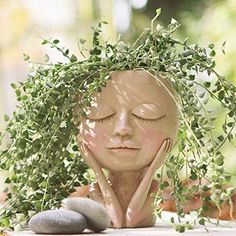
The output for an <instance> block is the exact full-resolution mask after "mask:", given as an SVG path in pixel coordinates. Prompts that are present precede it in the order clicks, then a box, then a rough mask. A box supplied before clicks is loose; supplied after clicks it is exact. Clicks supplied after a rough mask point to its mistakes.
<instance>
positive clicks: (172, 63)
mask: <svg viewBox="0 0 236 236" xmlns="http://www.w3.org/2000/svg"><path fill="white" fill-rule="evenodd" d="M157 16H158V15H157ZM156 18H157V17H155V18H154V19H153V21H152V22H151V27H150V29H146V30H144V31H143V33H142V34H141V35H140V37H139V38H138V39H137V41H136V42H135V43H134V44H132V45H129V44H128V43H125V42H123V41H121V40H120V39H118V41H117V42H116V43H113V44H112V43H110V42H109V41H106V42H101V40H100V37H99V36H100V33H101V27H102V25H103V24H106V22H101V23H99V24H98V27H96V28H95V27H94V28H93V38H92V47H91V49H90V50H89V56H88V57H87V58H85V59H84V60H78V59H77V57H76V56H75V55H74V54H71V53H70V52H69V50H68V49H65V48H63V47H60V46H59V45H60V42H59V40H58V39H54V40H51V41H50V40H45V39H44V40H43V42H42V44H45V45H49V46H50V47H52V48H55V49H56V50H58V51H59V52H60V53H62V55H63V56H64V57H65V58H66V59H67V62H66V63H61V62H58V63H50V60H49V58H48V56H46V59H47V62H45V63H36V64H35V65H34V67H35V70H34V72H33V73H32V74H30V75H29V76H28V78H27V80H26V81H25V82H20V83H19V84H12V87H13V88H14V89H15V93H16V97H17V100H18V102H19V104H18V109H17V111H15V112H14V113H13V118H12V119H10V120H8V117H5V118H6V120H8V121H7V122H8V125H7V128H6V132H5V133H3V134H1V139H4V137H10V138H9V140H8V145H7V148H2V150H1V153H0V168H1V169H3V170H8V171H9V177H8V178H7V179H6V183H9V184H10V186H11V191H10V193H9V194H8V200H7V202H6V204H5V205H4V207H3V208H2V209H1V226H2V227H3V228H12V227H14V226H16V225H17V224H18V223H22V222H27V220H28V219H29V217H30V215H31V214H32V213H35V212H40V211H43V210H47V209H52V208H55V207H59V206H60V204H61V201H62V199H63V198H65V197H67V196H68V194H69V193H71V192H73V191H74V188H75V187H76V186H79V185H80V184H82V183H86V182H87V179H86V176H85V175H86V173H87V167H86V165H85V164H84V163H83V161H82V159H81V156H80V151H79V149H78V146H77V145H76V142H75V137H76V135H77V134H78V132H79V131H78V126H79V121H78V117H76V116H75V114H74V107H75V105H76V104H78V102H79V106H80V108H81V113H80V114H79V116H80V115H81V116H83V115H84V112H83V108H85V107H87V106H90V105H91V104H90V102H91V94H92V93H93V92H95V91H96V92H100V91H101V90H102V87H104V86H106V80H107V79H109V78H110V73H111V72H112V71H122V70H133V69H143V70H146V71H148V72H150V73H152V74H153V75H155V74H159V75H161V76H163V77H164V78H166V79H167V80H168V81H169V82H170V83H171V84H172V85H173V87H174V89H175V90H176V94H177V97H178V98H177V99H176V102H177V103H178V107H179V113H180V128H179V134H178V141H177V144H176V147H175V150H174V151H173V154H172V155H171V156H170V157H169V158H168V160H167V161H166V164H165V167H164V168H163V171H162V173H161V175H159V176H160V179H161V180H162V179H163V173H164V172H165V173H166V174H167V177H168V178H169V182H166V181H164V180H163V182H162V184H161V185H160V192H161V191H162V190H164V189H165V188H166V187H168V186H169V185H171V186H172V188H173V193H172V194H173V196H174V198H175V199H176V201H177V202H176V206H177V213H178V215H179V216H180V217H181V216H183V215H184V210H183V209H184V205H185V204H186V201H188V199H189V198H190V197H191V196H193V195H194V193H196V192H200V193H204V191H209V189H211V191H212V194H211V197H210V198H209V197H208V199H205V198H204V194H201V198H202V200H204V201H214V202H215V204H216V205H217V206H218V207H220V205H221V204H222V203H223V202H225V201H230V195H231V194H232V192H233V189H225V188H224V184H225V183H227V182H228V180H229V178H230V175H229V174H227V173H225V171H224V167H223V163H224V156H223V154H222V153H221V147H222V145H223V144H224V143H225V142H226V141H227V142H228V141H229V142H233V140H234V138H235V134H233V130H234V126H235V122H236V96H235V94H236V88H235V86H233V85H232V84H231V83H229V82H228V81H227V80H226V79H225V78H224V77H223V76H221V75H219V74H218V73H217V72H216V71H215V60H214V56H215V54H216V49H215V46H214V45H213V44H209V46H208V47H201V46H199V45H198V44H190V43H188V40H187V39H186V40H184V41H181V40H178V39H176V38H175V37H174V36H173V33H174V32H175V30H176V29H177V28H178V27H179V23H178V22H177V21H175V20H174V19H172V20H171V23H170V24H169V25H168V27H167V28H164V27H162V26H161V25H159V24H157V23H156ZM85 43H86V42H85V40H82V39H81V40H80V41H79V44H80V48H82V49H81V54H82V55H84V49H83V48H85V46H84V45H85ZM24 59H25V60H30V58H29V56H27V55H24ZM199 77H204V78H205V79H202V80H201V79H199ZM78 94H80V95H81V96H80V100H79V101H78ZM211 105H214V106H218V107H221V108H223V110H222V111H223V113H225V115H224V122H223V123H222V124H220V125H221V126H220V130H219V129H218V130H217V132H215V130H214V129H215V128H214V126H215V124H216V121H215V117H214V116H213V113H214V112H213V113H212V110H211V109H212V107H211ZM217 125H219V122H218V123H217ZM216 133H217V134H216ZM183 169H184V170H185V172H186V176H187V177H188V178H189V179H190V180H192V181H195V183H196V184H195V185H194V187H193V188H188V187H185V186H184V185H183V183H182V181H181V175H180V172H181V171H182V170H183ZM164 170H165V171H164ZM203 180H206V181H203ZM159 198H161V196H160V195H159ZM204 210H206V207H205V208H204V206H202V207H200V208H199V209H198V211H197V212H198V215H199V217H200V216H201V215H202V212H203V211H204ZM200 219H201V218H200ZM201 223H203V221H201ZM176 228H178V229H180V231H183V226H181V227H180V226H178V227H176Z"/></svg>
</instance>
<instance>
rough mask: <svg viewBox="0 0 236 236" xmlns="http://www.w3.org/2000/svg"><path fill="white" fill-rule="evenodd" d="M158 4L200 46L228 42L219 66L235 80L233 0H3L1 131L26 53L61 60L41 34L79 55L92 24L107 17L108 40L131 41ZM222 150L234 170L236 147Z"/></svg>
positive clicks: (23, 71) (0, 7)
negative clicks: (12, 86)
mask: <svg viewBox="0 0 236 236" xmlns="http://www.w3.org/2000/svg"><path fill="white" fill-rule="evenodd" d="M157 8H162V14H161V16H160V18H159V21H160V22H161V23H162V24H164V25H167V24H168V23H169V22H170V20H171V18H175V19H176V20H178V21H179V23H180V24H181V25H182V26H181V28H180V29H179V30H178V33H177V34H178V35H176V37H179V38H186V37H188V38H189V40H190V42H197V43H199V44H200V45H202V46H207V45H208V43H209V42H212V43H214V44H215V45H217V46H218V47H219V50H220V47H221V45H222V43H223V42H224V41H226V55H224V54H222V53H219V54H218V55H217V57H216V61H217V70H218V72H219V73H220V74H222V75H225V76H226V77H227V78H228V80H230V81H232V82H233V83H234V84H236V66H235V65H234V64H236V43H235V42H236V1H235V0H70V1H68V0H50V1H48V0H40V1H38V0H28V1H25V0H17V1H15V0H0V131H2V130H4V127H5V124H4V121H3V114H7V115H9V116H11V114H12V112H13V111H14V110H15V108H16V105H17V104H16V100H15V95H14V91H13V90H12V89H11V87H10V84H11V83H12V82H16V81H23V80H24V79H25V78H26V77H27V73H29V70H30V69H29V64H28V63H26V62H24V60H23V57H22V54H23V53H25V54H27V55H30V60H32V61H42V60H43V57H44V55H45V54H48V55H49V56H50V58H51V59H52V61H58V60H60V57H59V55H58V54H57V53H56V52H55V51H53V50H51V49H49V48H46V47H43V46H42V45H41V41H42V39H41V37H42V38H58V39H59V40H60V41H61V43H62V45H65V46H66V47H67V48H69V49H70V50H71V51H73V52H74V54H75V55H77V56H78V57H79V56H80V55H79V50H78V47H77V41H78V39H80V38H83V39H89V38H90V36H91V30H90V29H91V25H95V24H96V23H97V22H99V21H101V20H105V21H107V22H109V25H106V26H105V27H104V32H103V37H104V38H105V39H110V40H111V41H115V40H116V38H117V36H118V35H121V37H122V38H123V39H124V40H126V41H128V42H133V41H134V40H135V38H136V37H137V35H138V34H139V33H140V32H141V31H142V30H143V29H144V28H145V27H148V26H149V25H150V20H151V19H152V18H153V17H154V16H155V10H156V9H157ZM88 41H89V40H88ZM55 53H56V54H55ZM216 129H217V127H216ZM224 153H225V155H226V168H227V170H228V171H231V172H236V161H235V159H236V148H233V145H231V144H227V145H226V146H225V147H224ZM1 174H2V173H1ZM0 176H1V175H0ZM1 188H2V180H0V189H1Z"/></svg>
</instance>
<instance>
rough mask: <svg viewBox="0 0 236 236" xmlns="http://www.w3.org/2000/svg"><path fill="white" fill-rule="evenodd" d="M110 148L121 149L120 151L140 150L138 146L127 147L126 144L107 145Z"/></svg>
mask: <svg viewBox="0 0 236 236" xmlns="http://www.w3.org/2000/svg"><path fill="white" fill-rule="evenodd" d="M107 148H108V149H110V150H121V151H125V150H127V151H137V150H140V148H136V147H127V146H119V147H107Z"/></svg>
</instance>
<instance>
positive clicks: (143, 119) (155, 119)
mask: <svg viewBox="0 0 236 236" xmlns="http://www.w3.org/2000/svg"><path fill="white" fill-rule="evenodd" d="M132 115H133V116H134V117H135V118H136V119H138V120H141V121H146V122H156V121H160V120H162V119H163V118H165V117H166V115H162V116H161V117H158V118H152V119H148V118H143V117H140V116H137V115H135V114H132Z"/></svg>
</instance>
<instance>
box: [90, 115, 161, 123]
mask: <svg viewBox="0 0 236 236" xmlns="http://www.w3.org/2000/svg"><path fill="white" fill-rule="evenodd" d="M114 115H115V114H112V115H110V116H107V117H104V118H101V119H91V118H89V120H90V121H94V122H95V121H96V122H101V123H102V122H104V121H108V120H111V119H112V118H113V116H114ZM132 115H133V116H134V117H135V118H136V119H138V120H141V121H145V122H156V121H160V120H162V119H163V118H165V115H163V116H161V117H160V118H156V119H146V118H142V117H139V116H137V115H135V114H132Z"/></svg>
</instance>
